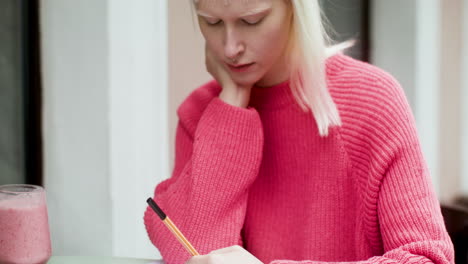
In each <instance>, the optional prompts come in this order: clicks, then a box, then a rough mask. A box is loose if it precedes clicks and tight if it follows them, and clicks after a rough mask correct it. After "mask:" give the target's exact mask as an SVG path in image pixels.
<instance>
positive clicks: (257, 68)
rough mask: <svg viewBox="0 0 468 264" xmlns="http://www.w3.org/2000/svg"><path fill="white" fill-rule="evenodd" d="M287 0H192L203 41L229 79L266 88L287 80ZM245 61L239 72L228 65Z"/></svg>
mask: <svg viewBox="0 0 468 264" xmlns="http://www.w3.org/2000/svg"><path fill="white" fill-rule="evenodd" d="M289 1H290V0H198V1H196V0H195V2H196V4H195V7H196V11H197V14H198V22H199V25H200V30H201V32H202V34H203V36H204V38H205V40H206V44H207V46H208V48H209V49H211V51H212V52H213V53H214V54H215V56H216V58H217V59H218V60H219V61H220V62H221V63H222V65H223V67H224V68H225V69H226V70H227V71H228V72H229V74H230V76H231V78H232V79H233V81H235V82H236V83H239V84H256V85H257V86H261V87H268V86H272V85H275V84H278V83H280V82H282V81H285V80H287V79H288V77H289V72H288V69H287V63H286V57H285V50H286V47H287V44H288V39H289V31H290V23H291V13H292V12H291V7H290V2H289ZM245 64H251V65H250V66H248V67H243V68H244V70H243V71H239V70H235V69H233V68H231V67H230V66H239V65H245Z"/></svg>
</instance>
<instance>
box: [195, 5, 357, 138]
mask: <svg viewBox="0 0 468 264" xmlns="http://www.w3.org/2000/svg"><path fill="white" fill-rule="evenodd" d="M194 1H197V0H192V1H191V2H192V4H193V2H194ZM286 1H289V2H290V4H291V9H292V10H291V11H292V12H293V14H292V25H291V36H290V42H289V44H288V48H287V49H288V50H287V52H288V54H289V59H290V65H291V71H290V72H291V74H290V81H289V83H290V88H291V91H292V94H293V95H294V97H295V99H296V101H297V103H298V104H299V106H300V107H301V108H302V109H303V110H304V111H309V110H310V111H311V113H312V114H313V116H314V118H315V120H316V124H317V127H318V132H319V134H320V136H327V135H328V132H329V128H330V127H332V126H340V125H341V118H340V116H339V113H338V108H337V107H336V105H335V103H334V102H333V99H332V97H331V95H330V92H329V89H328V85H327V76H326V69H325V62H326V59H327V58H328V57H330V56H333V55H335V54H336V53H340V52H342V51H343V50H344V49H346V48H349V47H351V46H352V45H353V41H346V42H343V43H340V44H337V45H332V40H331V38H330V36H329V35H328V34H327V31H326V29H325V28H326V27H328V24H327V23H328V21H327V20H326V18H325V16H324V15H323V13H322V10H321V8H320V5H319V2H318V0H286Z"/></svg>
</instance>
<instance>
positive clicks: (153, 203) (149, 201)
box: [146, 197, 166, 220]
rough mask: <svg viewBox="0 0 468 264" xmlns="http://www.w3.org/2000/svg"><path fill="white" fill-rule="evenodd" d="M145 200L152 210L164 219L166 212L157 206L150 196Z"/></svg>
mask: <svg viewBox="0 0 468 264" xmlns="http://www.w3.org/2000/svg"><path fill="white" fill-rule="evenodd" d="M146 202H147V203H148V204H149V206H150V207H151V208H152V209H153V211H154V212H155V213H156V214H157V215H158V216H159V218H161V220H165V219H166V214H165V213H164V212H163V210H161V208H159V206H158V205H157V204H156V202H155V201H154V200H153V199H152V198H151V197H150V198H148V199H147V200H146Z"/></svg>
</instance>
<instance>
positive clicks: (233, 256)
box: [185, 245, 263, 264]
mask: <svg viewBox="0 0 468 264" xmlns="http://www.w3.org/2000/svg"><path fill="white" fill-rule="evenodd" d="M239 263H242V264H263V263H262V262H261V261H260V260H258V259H257V258H256V257H255V256H254V255H252V254H250V253H249V252H248V251H247V250H245V249H244V248H243V247H241V246H237V245H236V246H232V247H227V248H222V249H218V250H215V251H211V252H210V253H209V254H207V255H201V256H194V257H192V258H190V259H189V260H188V261H187V262H186V263H185V264H239Z"/></svg>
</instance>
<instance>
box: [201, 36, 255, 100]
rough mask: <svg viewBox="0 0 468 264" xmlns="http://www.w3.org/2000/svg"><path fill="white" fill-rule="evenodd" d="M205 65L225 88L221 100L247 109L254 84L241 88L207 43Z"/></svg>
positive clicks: (220, 96)
mask: <svg viewBox="0 0 468 264" xmlns="http://www.w3.org/2000/svg"><path fill="white" fill-rule="evenodd" d="M205 64H206V70H207V71H208V72H209V73H210V74H211V75H212V76H213V78H215V80H216V81H217V82H218V83H219V84H220V85H221V87H222V88H223V90H222V91H221V93H220V94H219V98H220V99H221V100H223V101H224V102H226V103H228V104H230V105H234V106H238V107H244V108H245V107H247V105H248V104H249V100H250V91H251V89H252V85H253V84H252V85H248V86H241V85H239V84H236V83H235V82H234V81H233V80H232V78H231V76H230V75H229V70H228V69H227V68H226V67H227V66H226V64H225V63H223V62H219V60H218V59H217V58H216V56H214V54H213V52H212V51H211V50H210V48H209V47H208V45H206V43H205Z"/></svg>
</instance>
